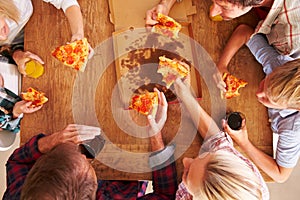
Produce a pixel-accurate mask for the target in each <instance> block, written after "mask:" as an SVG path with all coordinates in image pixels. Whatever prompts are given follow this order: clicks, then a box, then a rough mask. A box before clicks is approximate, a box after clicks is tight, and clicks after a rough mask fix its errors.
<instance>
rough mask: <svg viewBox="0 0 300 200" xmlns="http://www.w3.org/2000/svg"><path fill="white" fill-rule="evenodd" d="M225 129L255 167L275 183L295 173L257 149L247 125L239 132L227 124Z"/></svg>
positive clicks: (224, 125) (224, 124)
mask: <svg viewBox="0 0 300 200" xmlns="http://www.w3.org/2000/svg"><path fill="white" fill-rule="evenodd" d="M243 123H245V122H243ZM223 127H224V130H225V131H226V132H227V133H228V134H229V135H230V136H231V137H232V138H233V139H234V141H235V142H236V143H237V144H238V145H239V146H240V147H241V149H242V150H243V151H244V152H245V153H246V154H247V155H248V156H249V158H250V159H251V160H252V161H253V162H254V163H255V165H257V166H258V167H259V168H261V169H262V170H263V171H264V172H266V173H267V174H268V175H269V176H270V177H271V178H272V179H273V180H274V181H276V182H279V183H282V182H285V181H286V180H287V179H288V178H289V176H290V175H291V173H292V171H293V168H285V167H281V166H279V165H278V164H277V163H276V161H275V160H274V159H273V158H272V157H271V156H269V155H267V154H266V153H264V152H263V151H261V150H260V149H258V148H256V147H255V146H254V145H253V144H252V143H251V141H250V140H249V139H248V133H247V127H246V125H245V126H244V127H243V129H242V130H239V131H233V130H231V129H230V127H229V126H228V125H227V124H226V123H225V122H223Z"/></svg>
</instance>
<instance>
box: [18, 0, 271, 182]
mask: <svg viewBox="0 0 300 200" xmlns="http://www.w3.org/2000/svg"><path fill="white" fill-rule="evenodd" d="M32 2H33V5H34V14H33V16H32V17H31V19H30V21H29V22H28V24H27V26H26V28H25V47H26V49H27V50H30V51H32V52H35V53H36V54H38V55H39V56H40V57H41V58H42V59H43V60H44V61H45V63H46V64H45V74H44V75H43V76H42V77H40V78H38V79H32V78H27V77H24V78H23V80H22V90H25V89H27V88H28V87H30V86H31V87H35V88H37V89H38V90H41V91H43V92H45V93H46V96H47V97H48V98H49V102H48V103H46V104H45V105H44V107H43V108H42V109H41V110H40V111H39V112H36V113H34V114H30V115H25V116H24V119H23V120H22V123H21V143H24V142H26V141H28V140H29V138H31V137H32V136H34V135H36V134H38V133H41V132H42V133H46V134H49V133H53V132H56V131H59V130H62V129H63V128H64V127H65V126H66V125H67V124H69V123H82V124H87V125H94V126H100V127H101V129H102V130H103V133H104V135H105V138H106V145H105V147H104V149H103V152H101V154H100V155H99V156H100V157H99V160H101V162H100V161H95V162H94V163H93V165H94V168H95V169H96V172H97V176H98V177H99V178H101V179H108V180H146V179H151V173H150V171H149V169H148V167H147V162H148V161H147V156H148V155H149V153H151V151H150V146H149V139H148V138H147V135H146V134H147V131H146V127H145V123H146V120H145V119H144V120H143V116H137V115H136V114H135V113H132V111H129V110H124V107H122V106H121V104H120V99H119V98H118V95H116V94H117V92H118V89H117V87H116V86H117V82H118V79H117V75H116V69H115V65H114V50H113V42H112V33H113V32H114V31H115V30H114V25H113V24H112V23H111V22H110V14H109V4H108V1H106V0H97V1H84V0H78V2H79V4H80V5H81V9H82V13H83V18H84V23H85V36H86V37H87V39H88V41H89V42H90V44H91V46H92V47H94V49H95V55H94V57H93V58H92V59H91V60H90V61H89V64H88V66H87V69H86V71H85V72H84V73H81V72H77V71H75V70H73V69H71V68H68V67H66V66H63V65H62V64H61V63H59V62H58V61H57V60H55V59H54V58H53V57H52V56H51V55H50V52H51V50H53V49H54V48H55V47H57V46H60V45H62V44H64V43H66V42H68V41H69V40H70V38H71V34H70V30H69V26H68V23H67V20H66V18H65V16H64V14H63V13H62V11H61V10H57V9H55V8H54V7H53V6H52V5H50V4H47V3H44V2H42V1H40V0H32ZM210 4H211V1H198V0H193V5H195V6H196V9H197V14H195V15H193V16H192V18H191V22H192V27H193V35H194V39H195V41H197V42H198V43H199V44H200V45H201V47H203V49H205V50H206V51H207V53H208V55H210V57H211V58H212V60H213V61H214V62H216V61H217V60H218V58H219V56H220V53H221V50H222V49H223V48H224V46H225V44H226V41H227V40H228V38H229V36H230V34H231V33H232V31H233V29H234V28H235V27H236V26H237V25H238V24H239V23H248V24H250V25H255V24H256V23H257V21H256V19H255V18H254V17H253V15H252V14H248V15H246V16H243V17H241V18H239V19H237V20H232V21H230V22H212V21H211V20H210V19H209V18H208V10H209V6H210ZM199 57H200V58H201V56H199ZM207 67H210V66H207ZM229 71H230V72H232V73H233V74H235V75H236V76H238V77H240V78H243V79H245V80H247V81H248V82H249V84H248V85H247V87H246V88H243V89H242V90H241V96H240V97H238V98H234V99H231V100H228V101H227V102H226V105H227V106H226V108H227V109H231V110H237V111H241V112H243V113H244V114H245V115H246V119H247V127H248V133H249V137H250V140H251V141H252V142H253V143H254V145H256V146H258V147H259V148H260V149H262V150H263V151H265V152H266V153H268V154H270V155H272V132H271V129H270V127H269V122H268V117H267V111H266V108H265V107H264V106H262V105H261V104H260V103H259V102H258V101H257V99H256V97H255V91H256V89H257V87H258V84H259V82H260V81H261V80H262V79H263V77H264V74H263V72H262V68H261V66H260V65H259V64H258V63H257V62H256V61H255V60H254V58H253V56H252V55H251V53H250V51H249V50H248V49H247V48H246V47H243V48H242V49H241V50H240V51H239V52H238V54H237V55H236V56H235V57H234V59H233V60H232V62H231V63H230V68H229ZM209 84H211V83H208V82H205V80H203V79H202V80H201V86H202V91H201V92H202V97H203V98H202V100H200V101H199V102H200V104H201V105H202V106H203V107H204V109H205V110H207V112H209V113H212V112H214V113H218V112H216V110H218V107H219V105H214V104H213V105H212V103H211V102H213V101H212V99H213V98H214V96H211V93H210V91H209V89H208V88H209V87H210V85H209ZM178 105H180V104H170V105H169V110H168V120H167V123H166V125H165V127H164V129H163V137H164V141H165V143H166V144H169V143H172V142H174V141H175V142H176V141H180V142H178V145H177V147H176V153H175V157H176V158H177V160H176V165H177V169H178V180H179V181H180V180H181V174H182V170H183V166H182V158H183V157H185V156H188V157H195V156H197V154H198V152H199V149H200V146H201V139H200V137H199V135H197V133H196V131H195V129H194V128H193V125H192V124H191V122H190V120H189V119H188V117H187V116H186V113H185V112H182V109H183V108H182V107H181V106H178ZM223 116H224V110H220V112H219V114H216V116H215V117H216V120H219V119H220V118H221V117H223ZM136 118H138V119H136ZM182 127H184V128H182ZM129 131H130V132H129ZM263 176H264V178H265V180H267V181H270V178H269V177H268V176H266V175H265V174H264V175H263Z"/></svg>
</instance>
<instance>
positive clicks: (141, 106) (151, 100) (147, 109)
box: [129, 92, 158, 116]
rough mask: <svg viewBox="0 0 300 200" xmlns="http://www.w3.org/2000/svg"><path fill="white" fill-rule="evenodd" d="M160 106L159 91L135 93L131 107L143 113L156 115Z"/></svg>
mask: <svg viewBox="0 0 300 200" xmlns="http://www.w3.org/2000/svg"><path fill="white" fill-rule="evenodd" d="M157 107H158V95H157V92H146V93H144V94H134V95H133V96H132V98H131V101H130V105H129V108H131V109H134V110H136V111H138V112H139V113H141V114H143V115H153V116H155V114H156V111H157Z"/></svg>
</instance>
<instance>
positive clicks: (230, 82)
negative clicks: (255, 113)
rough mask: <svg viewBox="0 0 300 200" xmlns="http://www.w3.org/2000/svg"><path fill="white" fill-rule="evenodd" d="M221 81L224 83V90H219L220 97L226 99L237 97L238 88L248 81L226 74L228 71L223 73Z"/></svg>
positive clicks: (238, 94)
mask: <svg viewBox="0 0 300 200" xmlns="http://www.w3.org/2000/svg"><path fill="white" fill-rule="evenodd" d="M222 79H223V81H224V82H225V84H226V87H225V89H226V92H223V91H221V97H222V98H226V99H230V98H233V97H237V96H240V93H239V91H238V90H239V89H240V88H241V87H245V86H246V85H247V84H248V83H247V82H246V81H244V80H242V79H238V78H237V77H235V76H233V75H231V74H228V73H226V72H225V73H224V74H223V77H222Z"/></svg>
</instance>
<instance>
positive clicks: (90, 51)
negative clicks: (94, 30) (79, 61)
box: [88, 44, 95, 59]
mask: <svg viewBox="0 0 300 200" xmlns="http://www.w3.org/2000/svg"><path fill="white" fill-rule="evenodd" d="M94 54H95V51H94V49H93V48H92V47H91V45H90V44H89V57H88V59H91V58H92V57H93V56H94Z"/></svg>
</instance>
